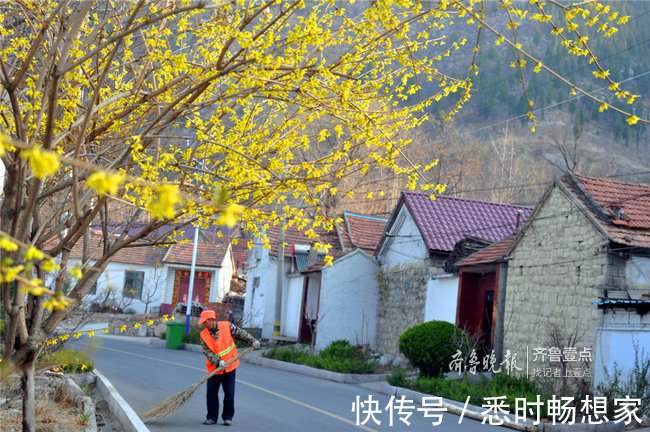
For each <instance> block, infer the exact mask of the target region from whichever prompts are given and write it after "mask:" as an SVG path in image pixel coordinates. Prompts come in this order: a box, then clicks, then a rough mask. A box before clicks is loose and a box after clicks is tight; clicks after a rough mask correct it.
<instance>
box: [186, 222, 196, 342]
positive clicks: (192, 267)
mask: <svg viewBox="0 0 650 432" xmlns="http://www.w3.org/2000/svg"><path fill="white" fill-rule="evenodd" d="M197 224H198V222H197ZM198 244H199V227H198V225H197V226H195V227H194V245H193V246H192V265H190V284H189V286H188V287H187V308H186V309H187V310H186V311H185V333H189V331H190V315H191V313H192V295H193V294H194V293H193V291H194V270H195V269H196V248H197V245H198Z"/></svg>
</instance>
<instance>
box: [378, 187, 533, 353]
mask: <svg viewBox="0 0 650 432" xmlns="http://www.w3.org/2000/svg"><path fill="white" fill-rule="evenodd" d="M531 212H532V209H531V208H530V207H526V206H520V205H512V204H500V203H493V202H487V201H479V200H472V199H463V198H455V197H448V196H438V197H436V198H435V199H434V200H432V199H431V198H430V196H429V195H426V194H422V193H417V192H403V193H402V196H401V198H400V200H399V202H398V203H397V206H396V207H395V209H394V210H393V212H392V215H391V217H390V219H389V221H388V223H387V224H386V228H385V230H384V233H383V235H382V238H381V240H380V242H379V245H378V247H377V251H376V257H377V259H378V260H379V262H380V264H381V271H380V277H379V279H380V281H379V292H380V298H379V308H378V313H377V348H378V351H379V352H380V353H382V354H384V361H386V362H391V361H399V359H400V358H401V355H400V354H399V349H398V342H399V337H400V335H401V334H402V333H404V331H406V330H407V329H408V328H410V327H412V326H414V325H417V324H421V323H423V322H426V321H431V320H443V321H448V322H451V323H455V322H456V310H457V303H458V275H457V274H456V273H455V271H454V270H453V264H454V262H455V261H456V260H459V259H460V258H462V256H459V254H457V253H456V251H457V250H458V249H459V248H458V246H457V245H458V244H459V242H467V241H468V239H470V238H471V239H474V241H475V242H476V241H479V240H480V243H482V245H483V246H485V245H487V244H490V243H491V242H496V241H499V240H501V239H503V238H505V237H507V236H508V235H510V234H512V232H513V231H514V230H515V229H516V228H517V226H518V225H520V224H521V223H522V221H524V220H526V219H527V218H528V216H529V215H530V213H531ZM461 249H462V248H461ZM490 301H492V300H490ZM481 307H482V306H481ZM475 312H478V310H477V311H475Z"/></svg>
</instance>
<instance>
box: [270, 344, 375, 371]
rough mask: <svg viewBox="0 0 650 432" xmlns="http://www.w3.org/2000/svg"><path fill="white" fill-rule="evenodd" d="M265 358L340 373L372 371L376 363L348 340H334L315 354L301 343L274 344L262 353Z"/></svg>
mask: <svg viewBox="0 0 650 432" xmlns="http://www.w3.org/2000/svg"><path fill="white" fill-rule="evenodd" d="M262 355H263V356H264V357H266V358H272V359H275V360H280V361H285V362H289V363H297V364H304V365H307V366H311V367H315V368H318V369H325V370H330V371H333V372H341V373H362V374H368V373H374V371H375V369H376V368H377V363H376V362H375V361H371V360H369V358H368V355H367V354H366V353H365V352H364V351H363V350H362V349H360V348H359V347H355V346H352V345H350V343H349V342H348V341H345V340H339V341H334V342H332V343H331V344H330V345H328V346H327V348H325V349H324V350H322V351H321V352H320V353H318V354H317V355H311V353H310V352H309V349H308V348H307V347H305V346H302V345H294V346H276V347H273V348H272V349H270V350H267V351H265V352H263V353H262Z"/></svg>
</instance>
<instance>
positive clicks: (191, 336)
mask: <svg viewBox="0 0 650 432" xmlns="http://www.w3.org/2000/svg"><path fill="white" fill-rule="evenodd" d="M204 328H205V327H203V326H202V325H200V326H198V325H195V326H190V329H189V331H188V332H187V333H185V334H183V343H186V344H195V345H200V344H201V332H202V331H203V329H204Z"/></svg>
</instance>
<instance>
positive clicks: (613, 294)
mask: <svg viewBox="0 0 650 432" xmlns="http://www.w3.org/2000/svg"><path fill="white" fill-rule="evenodd" d="M496 255H499V254H498V253H497V254H496ZM503 257H504V258H505V259H507V260H508V270H507V276H506V283H505V286H504V288H505V290H501V288H502V287H501V286H499V290H500V291H499V296H500V297H501V296H503V298H504V304H503V310H499V314H501V315H502V316H503V349H504V350H510V351H511V353H515V354H518V355H519V357H518V358H519V359H520V360H521V364H520V365H519V367H521V368H522V369H523V368H526V370H527V372H528V373H529V374H530V375H532V376H539V375H541V376H546V375H545V374H547V373H550V374H553V375H554V376H556V375H557V373H560V374H562V375H563V376H564V377H567V376H568V377H569V378H577V379H582V380H583V381H584V382H587V383H591V385H592V386H593V385H594V384H597V383H598V382H600V381H602V380H603V379H604V378H605V370H606V369H607V370H608V371H609V372H611V371H612V370H613V366H614V363H616V364H617V365H618V366H619V367H620V368H621V369H623V370H628V371H629V370H630V369H631V368H632V366H633V363H634V359H635V347H637V348H639V349H640V348H643V347H646V348H647V347H648V346H650V314H647V312H648V311H649V310H650V283H649V282H648V281H649V278H650V185H647V184H629V183H624V182H618V181H612V180H608V179H595V178H588V177H584V176H580V175H573V174H567V175H565V176H563V177H562V178H558V179H556V180H555V181H554V183H553V184H552V185H551V186H550V187H549V188H548V190H547V191H546V193H545V194H544V196H543V198H542V199H541V201H540V203H539V204H538V205H537V206H536V208H535V210H534V212H533V214H532V216H531V218H530V219H529V221H528V222H527V223H526V224H525V225H524V227H523V228H522V230H521V231H520V232H519V233H517V235H516V237H515V238H514V239H513V241H512V242H511V243H510V244H509V245H508V247H507V249H506V250H505V253H504V254H503ZM497 261H499V260H497ZM464 264H470V263H469V259H468V260H466V261H465V263H464ZM504 291H505V292H504ZM558 349H559V350H560V354H559V355H557V354H558V351H557V350H558ZM551 350H552V351H551ZM533 353H535V354H536V355H534V356H533ZM551 353H553V354H556V355H549V354H551ZM527 354H528V356H526V355H527ZM639 354H640V353H639ZM525 359H527V361H525ZM522 373H523V372H522Z"/></svg>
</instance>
